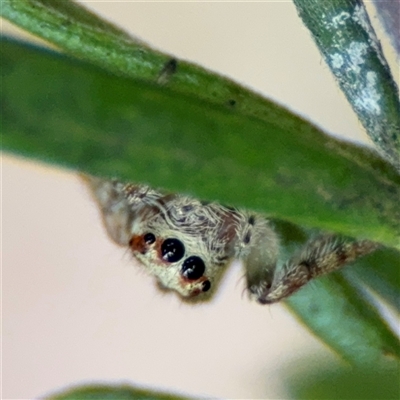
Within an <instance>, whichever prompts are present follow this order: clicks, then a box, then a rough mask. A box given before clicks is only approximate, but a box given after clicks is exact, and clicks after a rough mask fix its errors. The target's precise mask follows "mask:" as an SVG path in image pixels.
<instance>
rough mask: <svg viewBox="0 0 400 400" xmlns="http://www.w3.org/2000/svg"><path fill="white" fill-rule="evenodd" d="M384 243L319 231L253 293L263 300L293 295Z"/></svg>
mask: <svg viewBox="0 0 400 400" xmlns="http://www.w3.org/2000/svg"><path fill="white" fill-rule="evenodd" d="M379 247H380V245H379V244H377V243H374V242H371V241H369V240H360V241H356V240H349V239H345V238H343V237H340V236H337V235H333V234H322V235H319V236H317V237H315V238H313V239H311V240H310V241H308V242H307V243H306V245H305V246H304V247H303V248H302V249H300V251H299V252H297V253H296V254H294V255H293V256H292V257H291V258H290V259H289V260H288V261H287V262H286V263H284V264H283V265H282V266H281V267H277V268H276V269H275V271H274V274H273V278H272V280H271V281H270V282H267V283H266V282H262V283H261V284H260V285H259V286H258V287H257V288H256V290H253V291H252V294H253V295H254V296H255V297H256V299H257V301H258V302H259V303H261V304H271V303H275V302H278V301H280V300H283V299H285V298H286V297H288V296H290V295H291V294H293V293H294V292H296V291H297V290H299V289H300V288H301V287H303V286H304V285H305V284H306V283H308V282H309V281H311V280H312V279H314V278H317V277H319V276H322V275H325V274H328V273H330V272H333V271H336V270H338V269H340V268H342V267H344V266H345V265H346V264H348V263H351V262H353V261H355V260H356V259H357V258H359V257H361V256H364V255H366V254H369V253H371V252H373V251H375V250H376V249H378V248H379Z"/></svg>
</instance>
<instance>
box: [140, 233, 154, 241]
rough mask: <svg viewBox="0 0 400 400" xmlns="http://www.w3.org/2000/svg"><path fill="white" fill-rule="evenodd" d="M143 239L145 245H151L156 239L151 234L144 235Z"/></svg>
mask: <svg viewBox="0 0 400 400" xmlns="http://www.w3.org/2000/svg"><path fill="white" fill-rule="evenodd" d="M143 239H144V242H145V243H146V244H152V243H154V242H155V241H156V237H155V236H154V235H153V234H152V233H146V234H145V235H144V236H143Z"/></svg>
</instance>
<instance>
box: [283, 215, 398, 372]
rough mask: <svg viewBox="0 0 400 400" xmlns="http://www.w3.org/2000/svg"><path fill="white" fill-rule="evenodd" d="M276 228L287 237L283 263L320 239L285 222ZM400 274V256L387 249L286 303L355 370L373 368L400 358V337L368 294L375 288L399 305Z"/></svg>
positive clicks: (345, 269) (284, 241)
mask: <svg viewBox="0 0 400 400" xmlns="http://www.w3.org/2000/svg"><path fill="white" fill-rule="evenodd" d="M275 227H276V230H277V231H278V232H279V233H280V234H281V237H282V243H281V246H282V248H283V254H282V257H283V259H287V258H288V257H289V255H290V254H293V252H294V251H296V249H298V248H299V247H301V246H303V245H304V244H305V242H306V241H307V240H308V239H309V237H310V236H312V235H313V234H314V233H315V232H313V231H312V230H311V231H310V230H304V229H301V228H300V227H296V226H293V225H292V224H290V223H287V222H284V221H275ZM364 267H365V269H366V271H367V272H366V273H365V272H364V269H363V268H364ZM399 270H400V254H399V252H397V251H395V250H393V249H381V250H378V251H376V252H375V253H372V254H370V255H368V256H365V257H363V258H361V259H360V260H359V261H358V263H357V265H354V266H348V267H346V268H344V269H343V270H342V271H341V272H335V273H331V274H329V275H328V276H325V277H323V278H319V279H316V280H315V281H313V282H312V283H310V284H308V285H306V286H305V287H303V288H302V289H301V290H300V291H299V292H297V293H295V294H294V295H293V296H291V297H290V298H289V299H288V300H287V301H286V302H285V303H286V305H287V306H288V307H289V309H290V310H291V311H293V312H294V313H295V314H296V317H297V318H299V319H300V320H301V321H302V322H303V323H304V324H305V325H306V326H307V327H308V328H309V329H310V330H311V331H312V332H313V333H314V334H315V335H316V336H317V337H319V338H320V339H321V340H322V341H323V342H324V343H326V344H327V345H328V346H329V347H331V348H332V349H333V350H334V351H335V352H336V353H338V354H339V355H340V356H341V357H342V358H344V359H345V360H347V361H348V362H349V363H351V364H355V365H359V366H362V365H366V364H373V363H376V362H378V361H379V360H381V359H384V357H382V356H391V357H396V358H400V342H399V339H398V337H396V335H395V334H394V333H393V331H392V330H391V329H390V327H389V326H388V324H387V322H386V321H385V320H384V319H383V317H382V315H381V313H380V311H378V310H377V309H376V306H375V300H374V299H373V298H372V297H371V296H370V295H368V292H366V291H365V289H366V287H371V288H372V289H374V290H375V291H376V292H377V293H379V294H380V295H382V297H384V298H385V299H386V300H388V302H389V303H390V304H391V305H396V303H397V304H398V301H399V297H400V287H399V286H398V284H399V279H400V278H399ZM374 273H376V275H377V279H376V280H375V279H374V278H373V275H372V274H374ZM366 276H367V279H364V278H365V277H366ZM392 279H393V281H392V282H390V281H391V280H392ZM386 289H387V292H385V291H386Z"/></svg>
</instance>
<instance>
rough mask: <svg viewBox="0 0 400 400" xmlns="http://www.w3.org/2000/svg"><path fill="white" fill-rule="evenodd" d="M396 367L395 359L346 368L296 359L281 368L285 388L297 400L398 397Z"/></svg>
mask: <svg viewBox="0 0 400 400" xmlns="http://www.w3.org/2000/svg"><path fill="white" fill-rule="evenodd" d="M399 368H400V365H399V364H398V363H395V362H392V363H384V364H374V365H365V366H359V367H357V368H349V367H344V366H343V365H338V364H336V363H335V362H332V361H331V360H330V362H329V363H327V362H324V361H322V362H321V360H317V359H313V358H308V359H300V360H299V361H298V362H296V363H295V364H294V365H293V364H292V365H291V366H290V368H288V370H287V371H285V379H284V381H285V388H287V390H288V391H289V393H290V399H299V400H300V399H307V400H333V399H340V400H361V399H362V400H398V399H399V398H400V385H399V376H400V369H399Z"/></svg>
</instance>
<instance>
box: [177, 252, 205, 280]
mask: <svg viewBox="0 0 400 400" xmlns="http://www.w3.org/2000/svg"><path fill="white" fill-rule="evenodd" d="M205 270H206V266H205V265H204V262H203V260H202V259H201V258H200V257H197V256H192V257H189V258H187V259H186V260H185V261H184V263H183V265H182V270H181V274H182V275H183V276H184V277H185V278H187V279H190V280H196V279H199V278H201V277H202V276H203V274H204V271H205Z"/></svg>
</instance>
